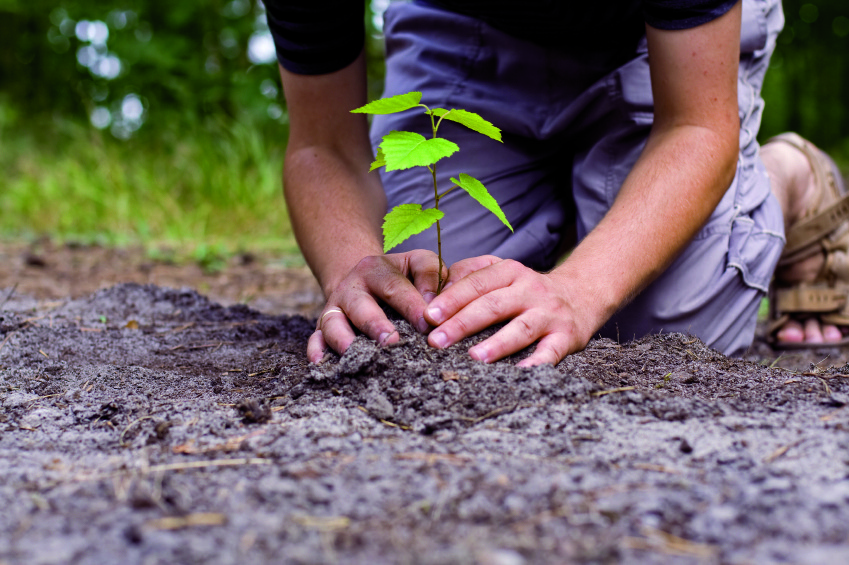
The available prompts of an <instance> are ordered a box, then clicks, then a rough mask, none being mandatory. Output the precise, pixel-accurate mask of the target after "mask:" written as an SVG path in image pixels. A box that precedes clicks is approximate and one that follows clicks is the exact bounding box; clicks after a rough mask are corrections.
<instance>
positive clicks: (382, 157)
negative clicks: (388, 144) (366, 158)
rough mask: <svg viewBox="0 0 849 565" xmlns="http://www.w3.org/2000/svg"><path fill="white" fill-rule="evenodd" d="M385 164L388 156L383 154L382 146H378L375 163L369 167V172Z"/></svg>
mask: <svg viewBox="0 0 849 565" xmlns="http://www.w3.org/2000/svg"><path fill="white" fill-rule="evenodd" d="M385 165H386V156H385V155H384V154H383V150H382V149H381V148H380V147H378V148H377V155H375V156H374V163H372V164H371V167H369V169H368V172H372V171H373V170H375V169H379V168H380V167H383V166H385Z"/></svg>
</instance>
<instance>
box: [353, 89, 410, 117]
mask: <svg viewBox="0 0 849 565" xmlns="http://www.w3.org/2000/svg"><path fill="white" fill-rule="evenodd" d="M421 100H422V93H421V92H408V93H407V94H399V95H397V96H390V97H389V98H381V99H380V100H374V101H373V102H369V103H368V104H366V105H365V106H361V107H359V108H356V109H354V110H351V113H352V114H394V113H396V112H403V111H404V110H409V109H410V108H415V107H416V106H418V105H419V102H421Z"/></svg>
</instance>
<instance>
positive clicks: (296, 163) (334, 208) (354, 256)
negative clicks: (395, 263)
mask: <svg viewBox="0 0 849 565" xmlns="http://www.w3.org/2000/svg"><path fill="white" fill-rule="evenodd" d="M357 168H359V169H360V170H356V169H357ZM367 171H368V163H367V162H366V163H349V162H347V161H346V160H345V159H343V158H341V157H340V156H339V155H338V154H337V153H335V152H334V151H332V150H330V149H328V148H325V147H303V148H299V149H297V150H295V151H289V152H287V156H286V164H285V172H284V193H285V196H286V204H287V207H288V210H289V217H290V219H291V221H292V228H293V230H294V232H295V237H296V239H297V241H298V245H299V246H300V248H301V251H302V252H303V254H304V257H305V259H306V260H307V263H308V264H309V266H310V268H311V269H312V271H313V273H314V274H315V276H316V278H317V279H318V281H319V283H320V284H321V286H322V289H323V290H324V292H325V294H330V293H331V292H332V291H333V290H334V289H335V287H336V285H338V283H339V282H340V281H341V280H342V279H343V278H344V277H345V276H346V275H347V274H348V273H349V272H350V271H351V269H353V267H354V266H355V265H356V264H357V263H358V262H359V261H360V260H361V259H362V258H363V257H366V256H368V255H381V254H382V253H383V250H382V245H381V239H380V225H381V220H382V218H383V214H384V213H385V212H386V197H385V195H384V193H383V190H382V188H381V185H380V181H379V177H378V175H377V173H373V174H371V175H369V174H368V173H367Z"/></svg>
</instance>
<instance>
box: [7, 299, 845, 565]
mask: <svg viewBox="0 0 849 565" xmlns="http://www.w3.org/2000/svg"><path fill="white" fill-rule="evenodd" d="M11 290H12V289H11V288H6V289H4V290H0V302H2V301H4V299H5V298H8V299H7V300H5V303H4V304H3V306H2V312H0V402H1V403H2V409H0V504H2V505H3V508H4V511H3V513H2V514H0V539H2V540H3V542H2V544H0V563H4V564H5V563H10V564H11V563H26V564H48V563H49V564H53V563H55V564H60V563H77V564H102V563H130V564H134V563H139V564H157V563H163V564H165V563H204V564H208V563H369V564H371V563H440V564H442V563H481V564H495V565H512V564H522V563H566V562H569V563H619V562H626V563H627V562H635V563H637V562H638V563H846V562H849V478H847V477H849V433H847V430H848V429H849V408H847V406H846V404H847V402H849V366H846V365H845V361H842V360H839V355H840V352H839V351H831V352H828V351H825V352H819V353H815V355H817V356H819V357H820V358H827V359H828V361H826V362H823V363H820V364H808V365H807V366H803V367H796V368H794V369H788V368H782V367H778V365H777V364H775V363H774V360H775V357H774V356H773V357H765V358H764V357H762V353H763V352H764V351H765V350H761V352H760V353H759V352H758V350H753V352H752V354H751V355H752V359H750V360H738V359H729V358H727V357H725V356H723V355H721V354H719V353H717V352H715V351H712V350H710V349H708V348H707V347H705V346H704V345H703V344H702V343H701V342H700V341H699V340H698V339H695V338H693V337H690V336H687V335H682V334H670V335H662V336H653V337H649V338H645V339H641V340H638V341H635V342H631V343H621V344H620V343H616V342H613V341H610V340H603V339H601V340H594V341H592V342H591V343H590V345H589V347H588V348H587V349H586V351H584V352H581V353H578V354H575V355H571V356H569V357H567V358H566V359H565V360H564V361H563V362H561V363H560V364H558V365H557V366H556V367H539V368H534V369H520V368H517V367H516V366H515V362H516V361H517V359H518V358H520V357H521V355H520V356H517V357H515V358H510V359H506V360H503V361H500V362H498V363H494V364H492V365H483V364H480V363H478V362H475V361H472V360H471V359H470V358H469V356H468V355H467V353H466V350H467V349H468V347H469V346H470V345H471V344H472V343H473V342H475V341H477V340H480V339H482V338H483V336H477V337H475V338H473V339H469V340H466V341H465V342H463V343H460V344H458V345H456V346H454V347H451V348H449V349H447V350H444V351H438V350H434V349H432V348H430V347H428V346H427V343H426V341H425V338H424V337H423V336H421V335H419V334H417V333H415V332H414V331H412V330H411V328H410V327H409V326H408V325H407V324H406V323H405V322H402V321H399V322H398V323H397V324H398V328H399V330H400V333H401V335H402V340H401V343H399V344H398V345H396V346H393V347H389V348H381V347H379V346H377V345H376V344H375V343H373V342H371V341H369V340H367V339H365V338H362V337H361V338H358V339H357V341H356V342H355V343H354V345H353V346H352V347H351V349H350V350H349V351H348V352H347V353H346V354H345V355H343V356H342V357H339V356H335V355H331V356H330V357H329V358H328V359H327V360H326V361H325V362H324V363H323V364H321V365H318V366H316V365H310V364H309V363H307V361H306V356H305V347H306V340H307V338H308V336H309V335H310V333H311V332H312V330H313V328H314V327H315V319H314V318H306V317H302V316H300V315H272V314H267V313H261V312H258V311H256V310H254V309H251V308H249V307H247V306H244V305H232V306H228V307H224V306H221V305H219V304H217V303H215V302H213V301H211V300H210V299H208V298H206V297H204V296H202V295H201V294H199V293H197V292H196V291H194V290H188V289H183V290H174V289H169V288H164V287H160V286H156V285H139V284H119V285H117V286H113V287H110V288H107V289H103V290H100V291H97V292H94V293H92V294H89V295H85V296H81V297H79V298H76V299H66V300H61V301H58V303H57V302H52V303H45V302H43V301H37V300H35V299H33V298H31V297H28V296H27V295H25V294H20V293H17V292H15V293H12V292H10V291H11ZM759 347H760V348H764V347H766V346H765V344H760V345H759ZM770 353H771V352H770ZM827 355H829V356H828V357H826V356H827ZM785 362H786V359H785ZM769 365H773V366H772V367H770V366H769Z"/></svg>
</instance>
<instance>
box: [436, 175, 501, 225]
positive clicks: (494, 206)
mask: <svg viewBox="0 0 849 565" xmlns="http://www.w3.org/2000/svg"><path fill="white" fill-rule="evenodd" d="M451 182H453V183H454V184H456V185H457V186H459V187H460V188H462V189H463V190H465V191H466V192H468V193H469V196H471V197H472V198H474V199H475V200H477V201H478V202H480V204H481V206H483V207H484V208H486V209H487V210H489V211H490V212H492V213H493V214H495V216H496V217H497V218H498V219H499V220H501V222H502V223H503V224H504V225H505V226H507V227H508V228H510V231H513V226H511V225H510V222H508V221H507V216H505V215H504V212H502V211H501V207H500V206H499V205H498V202H496V201H495V198H493V197H492V195H491V194H490V193H489V191H488V190H487V189H486V187H485V186H484V185H483V183H482V182H481V181H479V180H478V179H476V178H475V177H472V176H469V175H467V174H465V173H460V178H459V179H455V178H454V177H451Z"/></svg>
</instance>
